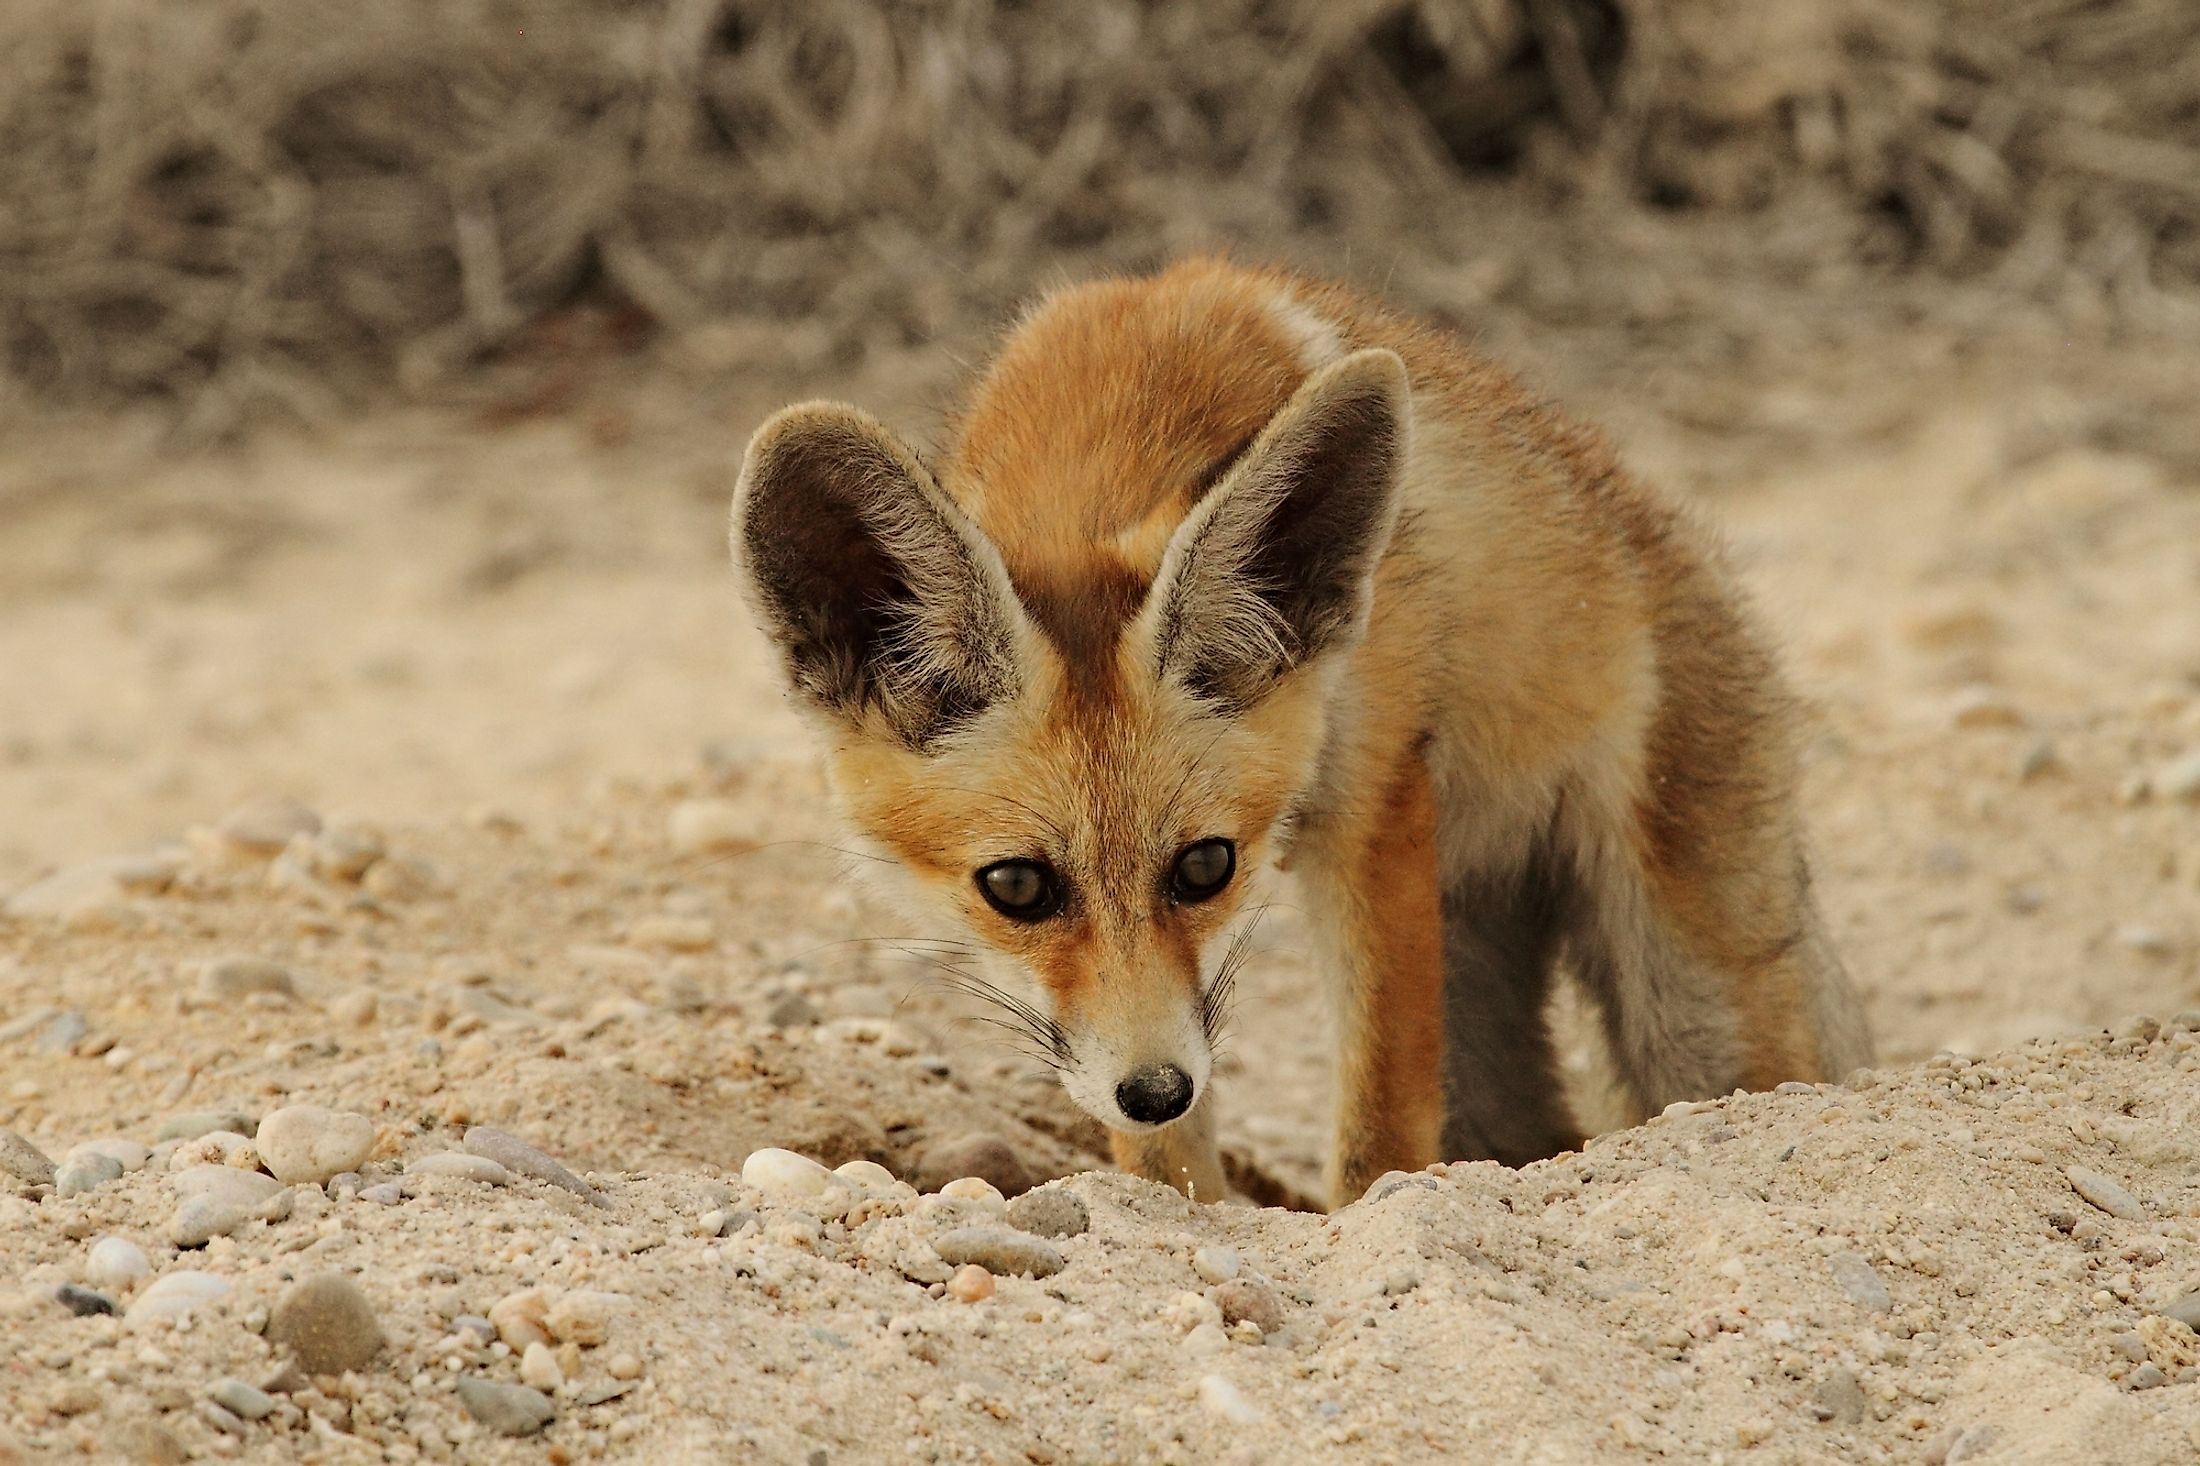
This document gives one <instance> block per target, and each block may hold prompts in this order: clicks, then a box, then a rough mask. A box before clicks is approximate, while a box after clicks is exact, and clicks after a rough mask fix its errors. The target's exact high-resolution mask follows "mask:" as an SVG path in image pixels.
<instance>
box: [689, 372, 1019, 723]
mask: <svg viewBox="0 0 2200 1466" xmlns="http://www.w3.org/2000/svg"><path fill="white" fill-rule="evenodd" d="M732 539H733V558H734V564H735V566H736V567H737V568H738V569H739V571H740V573H741V576H742V579H743V580H744V582H745V586H744V588H745V590H746V591H747V594H748V598H749V603H750V605H751V606H752V607H753V608H754V610H755V612H756V615H757V618H758V620H759V621H760V622H761V623H762V624H763V627H764V630H765V631H766V633H768V634H769V635H770V637H771V638H772V640H773V641H774V642H776V643H777V644H778V646H779V651H780V654H781V656H782V657H783V658H784V660H785V664H786V669H787V676H788V680H789V681H790V682H791V683H792V684H793V686H794V688H795V690H796V692H798V693H800V694H801V695H802V696H803V697H804V698H806V699H807V700H808V701H809V702H810V703H811V704H812V705H813V706H815V707H818V708H820V709H822V710H824V711H826V712H828V713H831V714H833V715H835V716H837V717H839V718H841V719H843V720H844V721H846V722H848V723H849V724H851V725H853V726H857V727H867V726H871V725H872V724H873V720H877V721H879V722H882V723H883V725H884V729H885V731H886V732H888V733H889V734H890V735H891V736H893V737H895V738H897V739H899V740H900V741H901V742H903V743H906V744H907V745H909V746H910V747H912V748H916V749H922V748H924V747H925V746H927V745H928V744H930V743H931V742H932V741H933V740H934V739H936V738H938V737H939V736H940V735H941V734H943V733H946V732H948V731H950V730H952V729H953V728H955V727H956V726H957V725H959V724H961V723H962V722H964V721H965V720H967V719H968V718H970V717H972V716H974V715H975V714H977V713H979V712H981V711H983V710H984V709H985V708H986V707H988V706H990V705H991V704H992V703H993V702H994V701H995V700H996V699H998V698H1001V697H1004V696H1006V695H1008V694H1009V693H1011V692H1012V691H1013V690H1014V688H1015V685H1016V643H1017V636H1018V628H1019V626H1020V625H1021V614H1022V613H1021V611H1020V609H1019V608H1018V607H1017V604H1016V601H1015V594H1014V592H1013V591H1012V590H1011V589H1010V587H1009V583H1008V575H1007V572H1006V570H1005V569H1004V568H1003V567H1002V565H1001V558H1000V553H999V552H998V551H997V550H995V549H994V548H993V546H992V544H991V543H990V542H989V541H987V540H986V538H985V537H984V535H983V534H981V533H980V532H979V530H978V528H977V526H975V525H974V524H972V523H971V522H970V519H969V516H967V515H965V514H964V513H963V512H962V510H961V509H959V508H958V507H956V505H955V503H954V502H953V501H952V500H950V499H949V498H948V497H947V496H946V495H945V494H943V493H942V492H941V491H940V488H939V485H938V484H937V483H935V482H934V481H933V478H932V475H931V474H930V473H928V472H927V471H926V470H925V468H924V465H923V464H922V463H920V462H918V460H917V456H916V455H915V454H914V453H912V452H910V451H909V449H908V448H906V447H905V446H903V444H902V443H901V441H900V440H899V439H897V438H896V437H895V436H894V435H893V434H892V433H890V432H888V431H887V430H886V429H885V428H884V427H882V426H880V425H879V424H878V423H877V422H876V421H874V420H873V419H872V418H870V417H869V416H867V415H866V414H864V413H861V412H858V411H857V410H856V409H854V408H852V407H843V406H840V405H838V404H835V403H806V404H803V405H801V406H798V407H790V408H787V409H786V410H785V411H783V412H780V413H778V414H777V415H775V416H774V417H772V418H771V419H770V420H769V421H768V422H766V423H765V424H764V425H763V426H762V427H760V428H758V429H757V430H756V436H755V437H753V438H751V439H750V440H749V450H748V455H747V457H746V459H745V460H744V461H743V462H742V465H741V478H740V482H739V484H738V485H737V486H736V487H735V489H734V492H733V530H732Z"/></svg>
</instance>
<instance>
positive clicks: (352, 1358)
mask: <svg viewBox="0 0 2200 1466" xmlns="http://www.w3.org/2000/svg"><path fill="white" fill-rule="evenodd" d="M267 1341H268V1342H269V1343H270V1344H273V1345H275V1346H277V1347H278V1348H287V1349H289V1350H290V1352H291V1356H292V1357H293V1358H294V1359H296V1360H297V1362H298V1367H299V1368H300V1369H302V1370H304V1371H305V1372H306V1373H307V1374H342V1373H343V1372H344V1371H345V1370H347V1369H359V1368H362V1367H364V1366H365V1365H366V1363H367V1361H368V1360H370V1359H372V1358H374V1356H375V1355H377V1354H379V1353H381V1352H382V1326H381V1325H380V1324H378V1323H377V1322H375V1317H374V1308H373V1305H371V1304H369V1303H368V1302H367V1297H366V1295H365V1294H364V1293H361V1292H360V1291H359V1285H358V1284H356V1283H354V1282H352V1280H351V1279H349V1278H347V1277H345V1276H343V1275H342V1274H341V1273H317V1274H315V1275H314V1276H312V1277H309V1278H303V1279H300V1280H299V1281H298V1282H295V1283H293V1284H291V1285H290V1286H289V1287H288V1288H286V1289H285V1290H284V1291H283V1295H282V1296H281V1297H280V1298H278V1299H276V1300H275V1307H274V1309H273V1310H272V1311H271V1312H270V1313H269V1314H268V1318H267Z"/></svg>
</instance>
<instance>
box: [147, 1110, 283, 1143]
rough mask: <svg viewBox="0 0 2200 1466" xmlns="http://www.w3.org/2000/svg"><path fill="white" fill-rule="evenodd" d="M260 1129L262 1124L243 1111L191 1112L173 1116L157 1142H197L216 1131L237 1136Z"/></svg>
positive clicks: (156, 1137)
mask: <svg viewBox="0 0 2200 1466" xmlns="http://www.w3.org/2000/svg"><path fill="white" fill-rule="evenodd" d="M259 1128H260V1122H259V1121H258V1120H257V1119H255V1118H253V1117H252V1116H250V1115H247V1114H245V1113H244V1112H243V1111H242V1110H189V1111H186V1112H185V1113H183V1114H181V1115H171V1116H169V1117H168V1119H167V1120H166V1122H164V1123H163V1124H162V1125H161V1127H160V1130H159V1132H158V1133H157V1134H155V1135H154V1136H153V1139H155V1140H196V1139H198V1138H199V1137H200V1136H201V1135H208V1134H211V1133H213V1132H214V1131H216V1130H227V1131H230V1132H231V1133H232V1134H236V1135H250V1134H252V1133H253V1132H254V1131H256V1130H258V1129H259Z"/></svg>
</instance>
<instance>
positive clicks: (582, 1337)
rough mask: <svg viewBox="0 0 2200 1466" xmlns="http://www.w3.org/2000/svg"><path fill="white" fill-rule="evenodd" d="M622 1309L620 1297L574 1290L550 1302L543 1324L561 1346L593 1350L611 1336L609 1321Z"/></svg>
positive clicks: (589, 1289)
mask: <svg viewBox="0 0 2200 1466" xmlns="http://www.w3.org/2000/svg"><path fill="white" fill-rule="evenodd" d="M625 1308H626V1298H625V1296H624V1295H623V1294H619V1293H605V1292H601V1291H598V1290H596V1289H593V1288H575V1289H574V1290H573V1291H571V1292H569V1293H560V1294H559V1295H558V1296H557V1297H556V1298H554V1299H552V1300H551V1302H550V1308H549V1311H548V1312H547V1313H545V1314H544V1315H543V1325H544V1327H546V1328H548V1329H549V1330H550V1336H551V1337H552V1338H554V1339H556V1340H557V1341H558V1342H559V1343H561V1344H567V1343H570V1344H584V1345H588V1346H590V1347H593V1346H595V1345H597V1344H601V1343H603V1342H604V1341H605V1340H606V1339H609V1338H610V1337H611V1321H612V1320H613V1319H614V1318H616V1317H618V1315H619V1314H620V1313H621V1312H622V1311H623V1310H624V1309H625Z"/></svg>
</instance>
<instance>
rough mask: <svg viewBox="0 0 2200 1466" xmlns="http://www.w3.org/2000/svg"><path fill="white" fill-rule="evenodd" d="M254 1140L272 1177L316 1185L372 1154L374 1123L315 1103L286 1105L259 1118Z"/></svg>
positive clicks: (354, 1165) (352, 1168)
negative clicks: (257, 1130)
mask: <svg viewBox="0 0 2200 1466" xmlns="http://www.w3.org/2000/svg"><path fill="white" fill-rule="evenodd" d="M253 1144H254V1145H255V1146H257V1147H258V1149H259V1152H260V1159H261V1160H262V1161H264V1162H266V1164H267V1168H268V1170H270V1171H272V1172H274V1174H275V1178H276V1179H277V1180H279V1181H284V1182H290V1183H297V1182H300V1181H304V1182H309V1183H311V1184H313V1185H315V1186H318V1185H320V1184H322V1183H323V1182H325V1181H327V1180H328V1178H329V1177H331V1176H334V1175H336V1174H337V1173H338V1172H340V1171H356V1170H358V1169H359V1167H360V1166H361V1165H362V1164H364V1163H365V1161H366V1159H367V1157H368V1156H370V1155H372V1154H373V1153H374V1122H373V1121H372V1120H370V1119H368V1118H367V1117H366V1116H365V1115H354V1114H351V1113H349V1112H347V1111H343V1110H331V1109H326V1108H324V1107H322V1106H320V1105H285V1106H284V1107H283V1108H281V1109H279V1110H271V1111H269V1112H268V1115H267V1117H266V1118H265V1119H263V1120H261V1121H260V1128H259V1132H258V1134H257V1135H256V1136H255V1137H254V1140H253Z"/></svg>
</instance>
